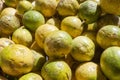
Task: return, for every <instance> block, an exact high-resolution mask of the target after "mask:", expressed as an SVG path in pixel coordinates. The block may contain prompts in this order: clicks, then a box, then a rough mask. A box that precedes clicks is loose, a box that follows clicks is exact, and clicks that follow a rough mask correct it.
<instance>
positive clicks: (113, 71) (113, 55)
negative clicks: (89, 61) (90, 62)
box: [100, 46, 120, 80]
mask: <svg viewBox="0 0 120 80" xmlns="http://www.w3.org/2000/svg"><path fill="white" fill-rule="evenodd" d="M100 66H101V69H102V72H103V73H104V74H105V76H106V77H107V78H108V79H109V80H119V79H120V73H119V72H120V47H118V46H113V47H109V48H107V49H105V50H104V51H103V53H102V55H101V58H100Z"/></svg>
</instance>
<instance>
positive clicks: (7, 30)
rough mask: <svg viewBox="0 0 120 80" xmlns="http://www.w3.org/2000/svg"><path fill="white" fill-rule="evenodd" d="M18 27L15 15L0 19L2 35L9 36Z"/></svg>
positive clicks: (18, 23)
mask: <svg viewBox="0 0 120 80" xmlns="http://www.w3.org/2000/svg"><path fill="white" fill-rule="evenodd" d="M19 27H20V21H19V19H18V18H17V17H16V16H15V15H4V16H2V17H1V18H0V31H1V32H0V33H1V34H3V35H11V34H12V33H13V32H14V31H15V30H16V29H17V28H19Z"/></svg>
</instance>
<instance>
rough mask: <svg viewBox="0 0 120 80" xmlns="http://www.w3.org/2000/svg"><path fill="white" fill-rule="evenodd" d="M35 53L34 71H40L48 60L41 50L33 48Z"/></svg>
mask: <svg viewBox="0 0 120 80" xmlns="http://www.w3.org/2000/svg"><path fill="white" fill-rule="evenodd" d="M31 51H32V53H33V55H34V65H33V68H32V71H34V72H35V71H40V70H41V69H42V66H43V65H44V63H45V62H46V58H45V56H44V55H43V54H42V53H41V52H37V51H35V50H31Z"/></svg>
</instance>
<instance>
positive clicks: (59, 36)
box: [44, 30, 72, 58]
mask: <svg viewBox="0 0 120 80" xmlns="http://www.w3.org/2000/svg"><path fill="white" fill-rule="evenodd" d="M71 49H72V37H71V36H70V35H69V34H68V33H67V32H65V31H61V30H57V31H53V32H51V33H50V34H49V35H48V36H47V37H46V39H45V41H44V50H45V52H46V54H47V55H48V56H49V57H53V58H61V57H65V55H67V54H69V52H70V51H71Z"/></svg>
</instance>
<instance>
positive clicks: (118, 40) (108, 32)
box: [96, 25, 120, 49]
mask: <svg viewBox="0 0 120 80" xmlns="http://www.w3.org/2000/svg"><path fill="white" fill-rule="evenodd" d="M96 40H97V43H98V44H99V45H100V47H101V48H103V49H106V48H108V47H110V46H120V28H119V27H118V26H115V25H106V26H103V27H102V28H101V29H100V30H99V31H98V33H97V36H96Z"/></svg>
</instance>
